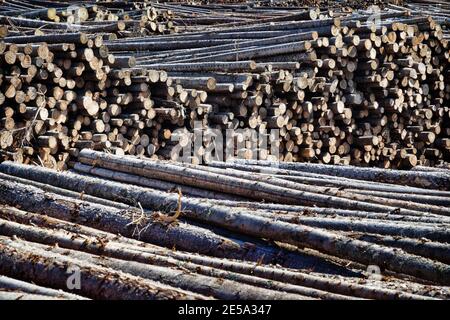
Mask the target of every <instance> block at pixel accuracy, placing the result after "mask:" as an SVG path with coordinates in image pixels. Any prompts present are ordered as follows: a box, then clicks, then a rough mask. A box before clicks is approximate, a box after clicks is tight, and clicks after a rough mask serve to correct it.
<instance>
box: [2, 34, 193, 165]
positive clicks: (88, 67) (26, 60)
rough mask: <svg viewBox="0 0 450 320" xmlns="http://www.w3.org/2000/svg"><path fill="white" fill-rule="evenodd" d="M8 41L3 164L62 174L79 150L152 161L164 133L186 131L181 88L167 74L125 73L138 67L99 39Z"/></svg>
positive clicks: (60, 37)
mask: <svg viewBox="0 0 450 320" xmlns="http://www.w3.org/2000/svg"><path fill="white" fill-rule="evenodd" d="M4 41H5V43H2V45H1V48H0V49H1V53H0V59H1V63H2V74H1V80H0V105H1V109H0V112H1V115H0V117H1V125H0V143H1V156H2V158H3V159H13V160H15V161H18V162H23V163H35V164H39V165H44V166H46V167H50V168H58V169H60V170H62V169H65V168H67V164H68V161H69V160H70V158H71V157H73V156H76V155H77V153H78V151H79V150H80V149H82V148H92V149H96V150H109V151H110V152H113V153H117V154H124V153H127V154H136V155H143V154H146V155H148V156H151V155H152V154H153V153H154V152H155V151H156V150H157V149H158V148H160V146H161V144H163V143H165V142H164V141H166V140H170V131H169V130H168V129H165V128H168V127H170V126H172V124H173V123H175V124H177V123H178V124H180V125H182V124H183V120H184V115H183V111H184V109H183V108H184V107H183V106H182V105H181V101H184V102H186V105H189V101H186V93H185V91H184V90H183V89H182V88H181V86H178V87H177V88H178V90H179V91H177V92H175V91H174V88H173V86H172V80H171V79H169V78H168V77H167V73H166V72H164V71H157V70H152V69H142V68H134V69H132V70H130V69H122V68H121V66H127V67H130V65H132V63H133V62H134V60H133V59H130V58H128V57H122V56H119V55H112V54H110V53H109V52H108V49H107V48H106V47H105V46H104V45H103V39H102V37H101V36H92V35H88V34H84V33H65V34H61V35H56V34H50V35H42V36H17V37H16V36H13V37H9V36H8V37H6V38H5V39H4ZM168 100H170V101H168ZM180 121H181V123H180ZM166 122H167V123H168V124H167V125H165V124H164V123H166Z"/></svg>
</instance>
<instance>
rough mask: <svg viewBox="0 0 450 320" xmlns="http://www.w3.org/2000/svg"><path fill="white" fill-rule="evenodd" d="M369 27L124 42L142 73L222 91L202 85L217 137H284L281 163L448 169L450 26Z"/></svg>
mask: <svg viewBox="0 0 450 320" xmlns="http://www.w3.org/2000/svg"><path fill="white" fill-rule="evenodd" d="M393 14H395V15H396V16H397V17H398V18H397V17H396V19H393V20H390V17H391V16H392V15H393ZM363 17H364V18H365V19H369V20H370V16H369V15H368V13H367V14H361V17H352V16H349V17H345V18H342V19H333V18H328V19H323V20H310V21H304V20H302V21H292V22H289V23H286V22H267V23H263V22H261V23H247V22H238V23H230V24H222V25H220V27H211V28H209V29H206V30H205V31H200V32H197V33H196V34H192V35H189V34H186V33H183V34H179V35H173V36H163V37H156V38H152V39H151V41H149V42H148V44H147V43H145V42H139V43H137V41H136V42H133V41H131V42H127V44H129V45H130V46H129V48H134V49H135V50H136V51H138V50H139V51H141V52H140V53H139V54H138V56H137V65H140V66H143V67H153V68H158V69H163V70H166V71H167V72H168V74H169V76H171V77H173V78H174V79H175V80H177V79H178V78H179V79H182V81H183V82H182V83H183V84H184V85H185V86H186V88H189V84H188V83H187V82H186V81H185V78H186V77H191V78H193V77H195V79H196V80H198V81H200V80H201V79H203V81H206V79H211V78H213V79H216V86H217V87H219V88H220V89H219V90H220V91H219V90H215V89H214V88H213V87H210V88H207V87H205V86H203V87H202V89H204V90H205V91H207V92H208V98H207V100H206V103H207V104H211V105H212V109H213V110H215V111H214V116H213V117H211V121H210V127H211V126H212V127H213V128H215V127H220V128H222V129H224V128H233V129H236V128H255V129H257V130H259V131H260V132H262V131H264V130H265V129H279V130H280V136H281V139H280V151H281V156H280V160H284V161H306V162H321V163H332V164H360V165H375V166H381V167H385V168H389V167H393V168H410V167H413V166H416V165H436V164H440V163H442V162H443V161H447V162H448V161H449V150H450V149H449V146H448V142H449V121H450V118H449V109H448V101H449V97H450V86H449V83H448V79H449V77H448V72H449V59H450V53H449V46H448V41H447V40H446V39H445V38H444V32H443V30H442V28H441V27H440V26H439V25H438V24H436V22H435V21H433V20H432V19H431V18H426V17H409V16H408V12H407V11H394V12H387V13H384V12H383V13H381V18H382V19H386V21H385V20H382V24H381V25H380V26H378V27H376V26H375V25H374V24H371V23H368V24H367V23H364V18H363ZM269 21H271V20H270V19H269ZM237 26H239V29H238V30H236V27H237ZM208 30H210V31H208ZM212 31H214V34H212V33H211V32H212ZM294 32H295V33H294ZM264 34H266V36H265V37H264ZM206 39H207V40H206ZM106 45H107V46H108V47H110V48H111V50H112V51H115V50H119V49H120V48H119V47H117V46H116V45H115V44H114V41H113V42H107V43H106ZM200 45H201V47H200V48H199V46H200ZM205 47H207V48H205ZM237 47H238V49H236V48H237ZM175 49H177V50H175ZM144 50H146V52H142V51H144ZM167 50H170V51H167ZM212 59H213V60H214V61H218V62H210V61H211V60H212ZM249 59H251V60H253V61H254V62H255V63H254V64H252V62H251V61H248V60H249ZM236 60H239V61H240V62H241V63H238V62H235V61H236ZM219 61H220V62H219ZM223 61H229V63H228V64H227V63H224V62H223ZM246 66H247V67H246ZM250 77H251V78H250ZM193 80H194V79H193ZM196 85H198V84H196ZM233 87H234V88H233ZM192 88H194V89H195V88H196V87H195V86H192ZM197 88H198V87H197ZM225 88H226V89H225ZM223 90H229V91H230V92H231V94H230V93H224V92H223ZM217 114H220V117H217ZM245 155H246V157H248V158H255V157H256V156H260V155H255V154H251V153H245ZM263 159H264V158H263Z"/></svg>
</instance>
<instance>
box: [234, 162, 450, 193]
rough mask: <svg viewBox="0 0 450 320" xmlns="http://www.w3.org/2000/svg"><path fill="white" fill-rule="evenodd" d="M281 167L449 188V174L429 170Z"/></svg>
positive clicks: (289, 165)
mask: <svg viewBox="0 0 450 320" xmlns="http://www.w3.org/2000/svg"><path fill="white" fill-rule="evenodd" d="M237 162H238V163H242V164H252V165H259V166H270V165H271V164H270V163H269V162H264V161H254V160H238V161H237ZM279 167H280V168H282V169H288V170H296V171H306V172H314V173H320V174H328V175H332V176H338V177H346V178H351V179H357V180H369V181H379V182H384V183H392V184H402V185H403V184H404V185H407V186H413V187H419V188H435V189H441V190H450V187H449V186H450V175H448V174H440V173H435V172H433V173H429V172H408V171H401V170H383V169H379V168H361V167H355V166H336V165H322V164H313V163H295V164H293V163H279Z"/></svg>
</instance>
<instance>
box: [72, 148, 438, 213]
mask: <svg viewBox="0 0 450 320" xmlns="http://www.w3.org/2000/svg"><path fill="white" fill-rule="evenodd" d="M79 160H80V161H81V162H82V163H85V164H89V165H93V164H95V165H98V166H102V167H104V168H107V169H112V170H117V171H122V172H126V173H131V174H135V175H142V176H146V177H148V178H156V179H161V180H166V181H172V182H181V183H184V184H187V185H192V186H194V185H201V186H202V187H203V188H209V189H211V190H215V191H220V192H226V193H231V194H237V195H244V196H246V197H250V198H253V199H256V200H266V201H272V202H278V203H290V204H306V205H321V206H336V207H338V208H343V209H348V208H354V209H360V210H368V211H377V212H390V211H393V210H395V209H396V207H390V206H385V205H380V204H375V203H374V204H372V203H366V202H362V201H358V200H349V199H345V198H341V197H337V196H333V195H323V194H320V193H312V192H308V191H304V190H300V191H297V190H295V189H292V188H285V187H280V186H277V185H272V184H269V183H267V182H260V181H256V182H254V181H252V180H248V179H242V178H230V177H229V176H228V175H225V174H218V173H208V172H205V171H202V170H198V169H192V168H186V167H180V166H177V165H175V164H170V163H163V162H156V161H147V160H140V159H135V158H126V157H119V156H113V155H108V154H104V153H100V152H95V151H92V150H88V149H84V150H82V152H81V153H80V155H79ZM401 210H402V211H406V212H412V213H413V214H414V211H412V210H408V209H401ZM439 212H440V211H439Z"/></svg>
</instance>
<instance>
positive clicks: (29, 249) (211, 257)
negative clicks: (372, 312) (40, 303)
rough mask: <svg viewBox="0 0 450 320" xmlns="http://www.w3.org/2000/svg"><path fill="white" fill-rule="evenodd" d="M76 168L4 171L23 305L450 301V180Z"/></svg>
mask: <svg viewBox="0 0 450 320" xmlns="http://www.w3.org/2000/svg"><path fill="white" fill-rule="evenodd" d="M78 159H79V162H77V163H76V164H75V166H74V169H73V170H71V171H66V172H57V171H54V170H50V169H47V168H44V167H39V166H27V165H23V164H18V163H14V162H8V161H6V162H3V163H2V164H0V172H1V173H0V274H2V275H4V276H5V277H7V278H0V288H4V287H5V286H6V288H9V289H8V290H9V291H8V294H9V296H11V297H13V296H14V297H15V296H21V295H23V297H24V298H30V299H32V298H35V295H38V296H46V297H48V298H63V299H65V298H82V297H86V298H93V299H99V298H103V299H104V298H109V299H150V298H152V299H184V298H190V299H194V298H195V299H206V298H218V299H232V298H240V299H355V298H357V299H364V298H366V299H433V298H440V299H449V298H450V296H449V292H450V291H449V287H448V286H449V285H450V282H449V280H450V231H449V230H450V228H449V226H450V218H449V216H450V190H449V189H450V188H449V187H450V171H449V170H446V169H430V168H418V169H417V170H416V171H409V172H406V171H396V170H384V169H369V168H355V167H346V166H324V165H320V164H302V163H298V164H293V163H278V165H277V166H276V165H275V163H273V162H271V163H267V162H261V161H243V160H240V161H235V162H226V163H223V162H218V163H212V165H211V166H208V167H206V166H199V165H192V164H182V163H178V162H169V161H158V160H150V159H140V158H137V157H131V156H119V155H113V154H106V153H102V152H98V151H93V150H88V149H84V150H82V151H81V152H80V153H79V157H78ZM118 234H120V236H119V235H118ZM69 268H70V270H76V268H78V269H79V270H81V273H80V274H81V283H82V286H81V289H79V290H77V289H73V290H70V289H69V288H68V287H67V284H66V283H67V282H66V280H67V277H68V276H67V270H68V269H69ZM374 271H376V272H375V273H373V272H374ZM268 280H270V281H268ZM24 282H25V283H24ZM30 282H32V283H33V285H30V284H29V283H30ZM5 283H6V284H5ZM30 286H33V287H30ZM11 288H12V289H13V290H12V291H11ZM47 288H48V289H47ZM2 290H3V289H0V296H1V295H2ZM55 290H62V291H63V292H61V291H55ZM66 292H67V293H66ZM74 295H75V296H74Z"/></svg>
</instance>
